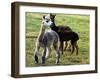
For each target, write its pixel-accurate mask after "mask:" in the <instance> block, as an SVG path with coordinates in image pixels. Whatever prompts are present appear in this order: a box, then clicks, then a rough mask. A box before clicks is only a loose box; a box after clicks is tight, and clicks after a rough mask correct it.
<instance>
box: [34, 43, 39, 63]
mask: <svg viewBox="0 0 100 80" xmlns="http://www.w3.org/2000/svg"><path fill="white" fill-rule="evenodd" d="M39 49H40V46H39V45H37V46H36V48H35V53H34V59H35V62H36V63H38V62H39V61H38V53H39Z"/></svg>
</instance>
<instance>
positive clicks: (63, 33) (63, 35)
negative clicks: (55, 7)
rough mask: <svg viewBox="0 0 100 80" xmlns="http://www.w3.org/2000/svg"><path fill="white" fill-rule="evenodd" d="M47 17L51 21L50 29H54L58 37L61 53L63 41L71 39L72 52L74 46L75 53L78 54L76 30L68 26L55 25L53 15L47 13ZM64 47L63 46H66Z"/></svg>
mask: <svg viewBox="0 0 100 80" xmlns="http://www.w3.org/2000/svg"><path fill="white" fill-rule="evenodd" d="M49 17H50V19H51V21H52V22H53V24H52V26H51V29H52V30H54V31H56V32H57V33H58V35H59V37H60V42H61V44H60V48H61V50H62V54H63V42H64V41H66V43H67V41H71V46H72V52H71V54H72V53H73V52H74V49H75V48H76V54H78V45H77V41H78V40H79V36H78V34H77V33H76V32H74V31H72V29H71V28H70V27H69V26H56V25H55V15H53V14H49ZM66 47H67V44H66ZM66 47H65V48H66Z"/></svg>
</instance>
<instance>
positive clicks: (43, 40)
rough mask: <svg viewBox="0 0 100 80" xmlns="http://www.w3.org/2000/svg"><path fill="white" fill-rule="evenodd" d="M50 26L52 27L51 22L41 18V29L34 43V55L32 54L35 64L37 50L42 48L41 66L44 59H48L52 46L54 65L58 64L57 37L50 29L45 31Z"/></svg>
mask: <svg viewBox="0 0 100 80" xmlns="http://www.w3.org/2000/svg"><path fill="white" fill-rule="evenodd" d="M50 25H52V22H51V21H50V20H49V19H46V17H45V16H43V18H42V24H41V29H40V33H39V35H38V38H37V41H36V48H35V53H34V58H35V62H36V63H38V52H39V48H40V47H42V48H43V53H42V64H45V62H46V59H47V58H48V55H49V54H50V52H51V46H52V45H53V47H54V49H55V50H56V64H58V63H59V59H60V52H59V43H60V41H59V36H58V34H57V33H56V32H55V31H53V30H51V29H50V30H48V31H46V28H48V27H49V26H50Z"/></svg>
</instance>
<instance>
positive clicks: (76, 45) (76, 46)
mask: <svg viewBox="0 0 100 80" xmlns="http://www.w3.org/2000/svg"><path fill="white" fill-rule="evenodd" d="M75 48H76V55H78V50H79V48H78V44H77V42H76V43H75Z"/></svg>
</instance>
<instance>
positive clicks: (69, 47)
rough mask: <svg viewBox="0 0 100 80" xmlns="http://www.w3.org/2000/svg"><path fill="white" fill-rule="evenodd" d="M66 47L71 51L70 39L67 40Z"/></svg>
mask: <svg viewBox="0 0 100 80" xmlns="http://www.w3.org/2000/svg"><path fill="white" fill-rule="evenodd" d="M67 49H68V50H69V51H71V41H68V46H67Z"/></svg>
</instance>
